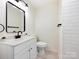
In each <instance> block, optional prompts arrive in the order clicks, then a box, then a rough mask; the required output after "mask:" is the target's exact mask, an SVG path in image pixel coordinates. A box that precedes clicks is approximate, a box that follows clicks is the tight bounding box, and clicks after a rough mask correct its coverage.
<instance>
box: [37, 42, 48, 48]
mask: <svg viewBox="0 0 79 59" xmlns="http://www.w3.org/2000/svg"><path fill="white" fill-rule="evenodd" d="M37 47H47V43H45V42H37Z"/></svg>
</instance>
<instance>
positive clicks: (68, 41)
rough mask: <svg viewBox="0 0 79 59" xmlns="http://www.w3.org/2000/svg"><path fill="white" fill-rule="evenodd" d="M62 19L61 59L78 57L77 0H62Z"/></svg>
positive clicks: (78, 24)
mask: <svg viewBox="0 0 79 59" xmlns="http://www.w3.org/2000/svg"><path fill="white" fill-rule="evenodd" d="M62 19H63V52H62V54H63V56H62V59H79V0H63V2H62Z"/></svg>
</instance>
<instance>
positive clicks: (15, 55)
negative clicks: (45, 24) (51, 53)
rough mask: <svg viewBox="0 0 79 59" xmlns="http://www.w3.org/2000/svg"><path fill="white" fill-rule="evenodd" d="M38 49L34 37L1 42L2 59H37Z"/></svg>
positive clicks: (0, 53)
mask: <svg viewBox="0 0 79 59" xmlns="http://www.w3.org/2000/svg"><path fill="white" fill-rule="evenodd" d="M36 57H37V47H36V38H35V37H34V36H24V37H22V38H19V39H3V40H0V59H36Z"/></svg>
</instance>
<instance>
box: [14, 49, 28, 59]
mask: <svg viewBox="0 0 79 59" xmlns="http://www.w3.org/2000/svg"><path fill="white" fill-rule="evenodd" d="M14 59H29V51H28V50H26V51H21V52H20V53H18V54H17V55H15V56H14Z"/></svg>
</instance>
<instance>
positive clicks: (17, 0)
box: [15, 0, 28, 7]
mask: <svg viewBox="0 0 79 59" xmlns="http://www.w3.org/2000/svg"><path fill="white" fill-rule="evenodd" d="M15 1H16V2H19V1H21V2H23V3H24V4H25V6H27V7H28V4H26V3H25V2H24V1H23V0H15Z"/></svg>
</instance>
